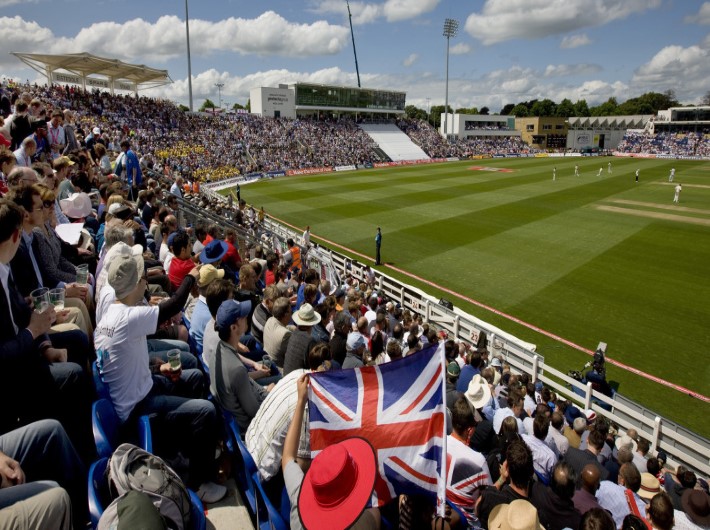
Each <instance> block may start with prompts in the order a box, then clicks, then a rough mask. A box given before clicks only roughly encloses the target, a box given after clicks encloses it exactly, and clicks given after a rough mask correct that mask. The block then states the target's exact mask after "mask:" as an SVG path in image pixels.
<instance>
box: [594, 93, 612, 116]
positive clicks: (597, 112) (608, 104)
mask: <svg viewBox="0 0 710 530" xmlns="http://www.w3.org/2000/svg"><path fill="white" fill-rule="evenodd" d="M589 110H590V113H591V115H592V116H618V112H619V104H618V103H617V101H616V98H613V97H612V98H609V99H608V100H606V101H605V102H604V103H602V104H601V105H599V106H598V107H592V108H591V109H589Z"/></svg>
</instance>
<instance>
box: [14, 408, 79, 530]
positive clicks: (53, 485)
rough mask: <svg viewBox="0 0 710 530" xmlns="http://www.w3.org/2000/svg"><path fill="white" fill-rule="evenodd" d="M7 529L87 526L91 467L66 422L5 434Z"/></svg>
mask: <svg viewBox="0 0 710 530" xmlns="http://www.w3.org/2000/svg"><path fill="white" fill-rule="evenodd" d="M0 478H1V479H2V486H0V488H1V489H0V521H2V524H1V526H2V527H3V528H10V527H13V528H41V529H43V530H44V529H54V528H56V529H71V528H72V519H73V526H74V528H82V527H85V526H86V522H87V520H88V512H87V509H86V507H87V504H86V469H85V468H84V465H83V463H82V461H81V458H79V455H78V454H77V452H76V450H75V449H74V447H73V446H72V444H71V442H70V441H69V438H68V437H67V435H66V433H65V432H64V429H63V428H62V426H61V424H60V423H59V422H57V421H54V420H42V421H37V422H34V423H31V424H29V425H26V426H25V427H20V428H18V429H15V430H13V431H10V432H8V433H5V434H3V435H2V436H0Z"/></svg>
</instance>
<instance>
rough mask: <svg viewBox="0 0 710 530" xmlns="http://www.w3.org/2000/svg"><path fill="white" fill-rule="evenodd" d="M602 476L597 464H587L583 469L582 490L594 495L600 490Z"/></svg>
mask: <svg viewBox="0 0 710 530" xmlns="http://www.w3.org/2000/svg"><path fill="white" fill-rule="evenodd" d="M600 480H601V474H600V473H599V468H598V467H597V466H596V465H595V464H587V465H586V466H584V468H583V469H582V488H583V489H585V490H586V491H588V492H589V493H591V494H592V495H594V494H595V493H596V491H597V490H598V489H599V481H600Z"/></svg>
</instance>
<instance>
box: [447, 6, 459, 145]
mask: <svg viewBox="0 0 710 530" xmlns="http://www.w3.org/2000/svg"><path fill="white" fill-rule="evenodd" d="M458 30H459V21H458V20H454V19H453V18H447V19H446V20H444V37H446V97H445V99H444V138H448V133H449V129H448V125H449V123H448V117H449V40H450V39H451V37H455V36H456V32H457V31H458Z"/></svg>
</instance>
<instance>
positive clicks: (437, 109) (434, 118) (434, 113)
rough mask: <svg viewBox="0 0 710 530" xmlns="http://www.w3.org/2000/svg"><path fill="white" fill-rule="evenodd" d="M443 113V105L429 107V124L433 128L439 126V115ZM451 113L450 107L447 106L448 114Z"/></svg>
mask: <svg viewBox="0 0 710 530" xmlns="http://www.w3.org/2000/svg"><path fill="white" fill-rule="evenodd" d="M443 112H444V105H433V106H432V107H431V120H430V122H431V124H432V125H433V126H434V127H439V126H440V125H441V114H442V113H443ZM452 112H453V109H452V108H451V105H449V114H451V113H452Z"/></svg>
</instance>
